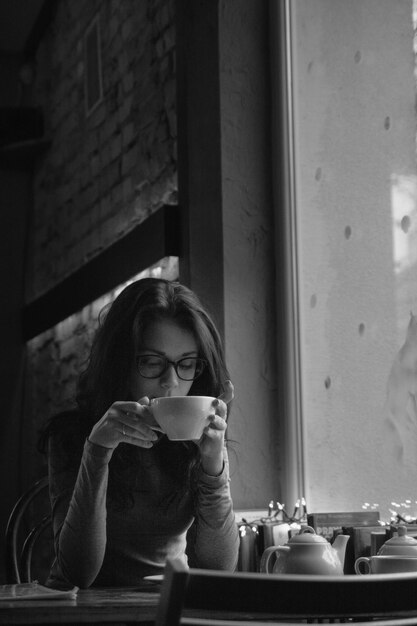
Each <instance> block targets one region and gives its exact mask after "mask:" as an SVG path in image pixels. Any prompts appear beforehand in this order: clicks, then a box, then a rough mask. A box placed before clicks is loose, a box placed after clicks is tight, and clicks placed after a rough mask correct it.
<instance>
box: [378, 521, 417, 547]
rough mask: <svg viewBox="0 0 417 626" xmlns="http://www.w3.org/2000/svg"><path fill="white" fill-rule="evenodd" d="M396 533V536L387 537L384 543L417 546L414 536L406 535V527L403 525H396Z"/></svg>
mask: <svg viewBox="0 0 417 626" xmlns="http://www.w3.org/2000/svg"><path fill="white" fill-rule="evenodd" d="M397 533H398V536H397V537H392V538H391V539H388V541H386V542H385V544H384V545H385V546H386V545H390V546H404V545H406V546H417V541H416V540H415V539H414V537H410V535H407V528H406V527H405V526H398V528H397Z"/></svg>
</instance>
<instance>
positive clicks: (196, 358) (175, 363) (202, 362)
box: [136, 354, 208, 382]
mask: <svg viewBox="0 0 417 626" xmlns="http://www.w3.org/2000/svg"><path fill="white" fill-rule="evenodd" d="M144 357H152V358H157V359H161V361H165V366H164V368H163V369H162V371H161V372H160V373H159V374H157V375H156V376H144V375H143V374H142V372H141V371H140V367H139V359H143V358H144ZM190 359H193V360H194V361H196V368H195V372H196V374H195V376H194V377H193V378H183V377H182V376H181V375H180V374H179V373H178V365H179V363H181V361H189V360H190ZM170 365H172V367H173V368H174V370H175V373H176V375H177V376H178V378H179V379H180V380H185V381H187V382H191V381H194V380H197V378H200V376H201V374H202V373H203V372H204V370H205V368H206V367H207V365H208V361H207V360H206V359H203V358H201V357H199V356H184V357H182V358H181V359H178V361H170V360H169V359H167V358H166V357H164V356H161V355H159V354H138V355H137V356H136V369H137V371H138V374H139V376H142V378H146V379H148V380H154V379H155V378H159V377H160V376H163V375H164V374H165V372H166V371H167V369H168V367H169V366H170ZM199 367H200V370H199V371H198V369H199Z"/></svg>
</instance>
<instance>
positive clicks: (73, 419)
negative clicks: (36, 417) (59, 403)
mask: <svg viewBox="0 0 417 626" xmlns="http://www.w3.org/2000/svg"><path fill="white" fill-rule="evenodd" d="M90 430H91V424H90V423H89V420H88V418H87V416H86V415H85V414H83V413H82V411H80V410H79V409H70V410H67V411H61V412H60V413H56V414H55V415H53V416H52V417H51V418H50V419H49V420H48V421H47V422H46V424H45V425H44V427H43V428H42V429H41V431H40V437H39V445H38V448H39V450H40V451H41V452H46V450H47V448H48V441H49V439H56V440H60V439H61V440H63V441H66V442H67V444H69V445H74V444H76V442H77V441H79V442H81V441H84V440H85V438H86V437H87V436H88V434H89V432H90Z"/></svg>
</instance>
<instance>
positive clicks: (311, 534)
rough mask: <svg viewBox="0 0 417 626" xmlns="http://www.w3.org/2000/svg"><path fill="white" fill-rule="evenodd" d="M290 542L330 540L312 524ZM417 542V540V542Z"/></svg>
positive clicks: (321, 542) (312, 542)
mask: <svg viewBox="0 0 417 626" xmlns="http://www.w3.org/2000/svg"><path fill="white" fill-rule="evenodd" d="M288 543H289V544H291V545H293V544H304V545H306V544H310V545H311V544H327V545H329V542H328V541H327V539H326V538H325V537H322V536H321V535H316V531H315V530H314V528H311V526H303V528H301V530H300V532H299V533H298V534H297V535H293V536H292V537H291V539H289V540H288ZM416 543H417V542H416Z"/></svg>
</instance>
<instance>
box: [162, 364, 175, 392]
mask: <svg viewBox="0 0 417 626" xmlns="http://www.w3.org/2000/svg"><path fill="white" fill-rule="evenodd" d="M178 385H179V382H178V376H177V372H176V371H175V368H174V366H173V365H172V364H171V363H170V364H169V365H168V368H167V369H166V371H165V372H164V373H163V374H162V376H161V386H162V387H164V389H171V388H172V387H178Z"/></svg>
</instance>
